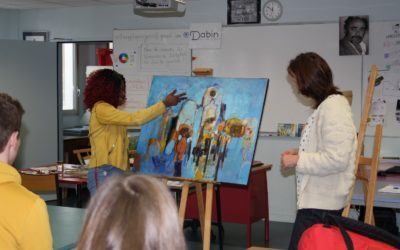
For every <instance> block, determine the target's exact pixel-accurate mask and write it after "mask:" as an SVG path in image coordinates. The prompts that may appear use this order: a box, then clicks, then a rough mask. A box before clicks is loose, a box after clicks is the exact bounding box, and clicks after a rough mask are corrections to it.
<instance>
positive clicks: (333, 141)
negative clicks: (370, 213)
mask: <svg viewBox="0 0 400 250" xmlns="http://www.w3.org/2000/svg"><path fill="white" fill-rule="evenodd" d="M356 149H357V135H356V129H355V126H354V121H353V114H352V112H351V108H350V105H349V103H348V101H347V99H346V98H345V97H344V96H342V95H331V96H329V97H328V98H326V99H325V100H324V101H323V102H322V103H321V104H320V105H319V106H318V108H317V109H316V110H314V112H313V114H312V115H311V116H310V117H309V118H308V120H307V124H306V126H305V128H304V131H303V133H302V137H301V142H300V148H299V160H298V162H297V167H296V174H297V177H298V183H297V198H298V200H297V206H298V208H299V209H301V208H317V209H326V210H338V209H341V208H343V207H345V206H346V205H347V198H348V195H349V192H350V188H351V186H352V184H353V182H354V179H355V176H354V166H355V153H356Z"/></svg>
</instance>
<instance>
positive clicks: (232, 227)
mask: <svg viewBox="0 0 400 250" xmlns="http://www.w3.org/2000/svg"><path fill="white" fill-rule="evenodd" d="M223 227H224V241H223V249H225V250H238V249H246V226H245V225H242V224H236V223H223ZM292 227H293V224H292V223H284V222H274V221H271V222H270V240H269V241H268V242H265V241H264V221H259V222H255V223H254V224H253V225H252V240H251V243H252V246H257V247H270V248H276V249H287V246H288V242H289V239H290V234H291V232H292ZM212 235H213V237H212V238H213V240H212V241H211V249H220V246H219V237H218V227H217V226H212ZM185 236H186V239H187V244H188V249H191V250H192V249H193V250H197V249H203V243H202V241H201V236H200V229H198V230H197V232H195V233H193V230H192V228H190V227H186V228H185Z"/></svg>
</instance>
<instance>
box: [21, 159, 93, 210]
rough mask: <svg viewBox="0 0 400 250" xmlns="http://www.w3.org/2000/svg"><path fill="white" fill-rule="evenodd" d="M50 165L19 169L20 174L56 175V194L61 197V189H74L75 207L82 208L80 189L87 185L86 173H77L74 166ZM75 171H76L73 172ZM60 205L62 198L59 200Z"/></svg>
mask: <svg viewBox="0 0 400 250" xmlns="http://www.w3.org/2000/svg"><path fill="white" fill-rule="evenodd" d="M62 165H63V168H61V167H60V166H61V164H50V165H44V166H37V167H32V168H24V169H20V170H19V171H20V172H24V173H28V174H35V173H37V174H40V173H58V188H59V190H58V192H59V195H60V197H62V193H63V192H62V191H63V189H75V191H76V206H77V207H82V189H83V188H84V187H86V185H87V172H83V171H81V172H80V171H79V170H78V169H79V168H78V167H82V166H80V165H76V164H66V163H64V164H62ZM74 169H75V170H77V171H74ZM61 203H62V198H61ZM61 205H62V204H61Z"/></svg>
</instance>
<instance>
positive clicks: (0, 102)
mask: <svg viewBox="0 0 400 250" xmlns="http://www.w3.org/2000/svg"><path fill="white" fill-rule="evenodd" d="M24 112H25V111H24V109H23V108H22V105H21V103H20V102H19V101H18V100H17V99H14V98H12V97H11V96H9V95H8V94H6V93H0V152H3V150H4V147H5V146H6V144H7V142H8V140H9V139H10V136H11V134H12V133H14V132H16V131H17V132H19V131H20V129H21V120H22V115H23V114H24Z"/></svg>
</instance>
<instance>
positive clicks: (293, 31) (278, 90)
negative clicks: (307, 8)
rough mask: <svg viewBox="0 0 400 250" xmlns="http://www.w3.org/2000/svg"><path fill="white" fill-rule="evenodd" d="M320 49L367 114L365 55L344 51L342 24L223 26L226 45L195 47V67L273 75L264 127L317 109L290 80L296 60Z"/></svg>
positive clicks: (356, 108) (301, 119)
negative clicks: (291, 63)
mask: <svg viewBox="0 0 400 250" xmlns="http://www.w3.org/2000/svg"><path fill="white" fill-rule="evenodd" d="M308 51H314V52H316V53H318V54H320V55H321V56H322V57H323V58H325V60H326V61H327V62H328V64H329V65H330V66H331V69H332V71H333V75H334V82H335V84H336V85H337V86H338V87H339V88H340V89H341V90H351V91H352V92H353V102H352V110H353V113H354V117H355V122H356V125H357V126H358V124H359V121H360V116H361V90H362V87H361V82H362V58H361V57H360V56H339V23H323V24H293V25H257V26H236V27H223V29H222V41H221V48H220V49H194V50H193V51H192V54H193V58H194V61H193V62H192V64H193V65H192V67H193V68H212V69H213V70H214V74H213V75H214V76H216V77H252V78H263V77H264V78H269V79H270V85H269V90H268V95H267V99H266V103H265V107H264V114H263V118H262V124H261V127H260V131H261V132H276V131H277V127H278V124H279V123H294V124H299V123H305V121H306V119H307V117H308V116H309V115H310V114H311V112H312V109H311V108H310V107H308V106H305V105H303V103H307V101H306V100H304V99H301V97H299V96H298V94H296V93H295V92H296V91H295V90H294V89H293V87H292V86H291V85H290V83H289V82H288V80H287V72H286V68H287V66H288V63H289V61H290V59H292V58H294V57H295V56H296V55H297V54H299V53H301V52H308Z"/></svg>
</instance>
